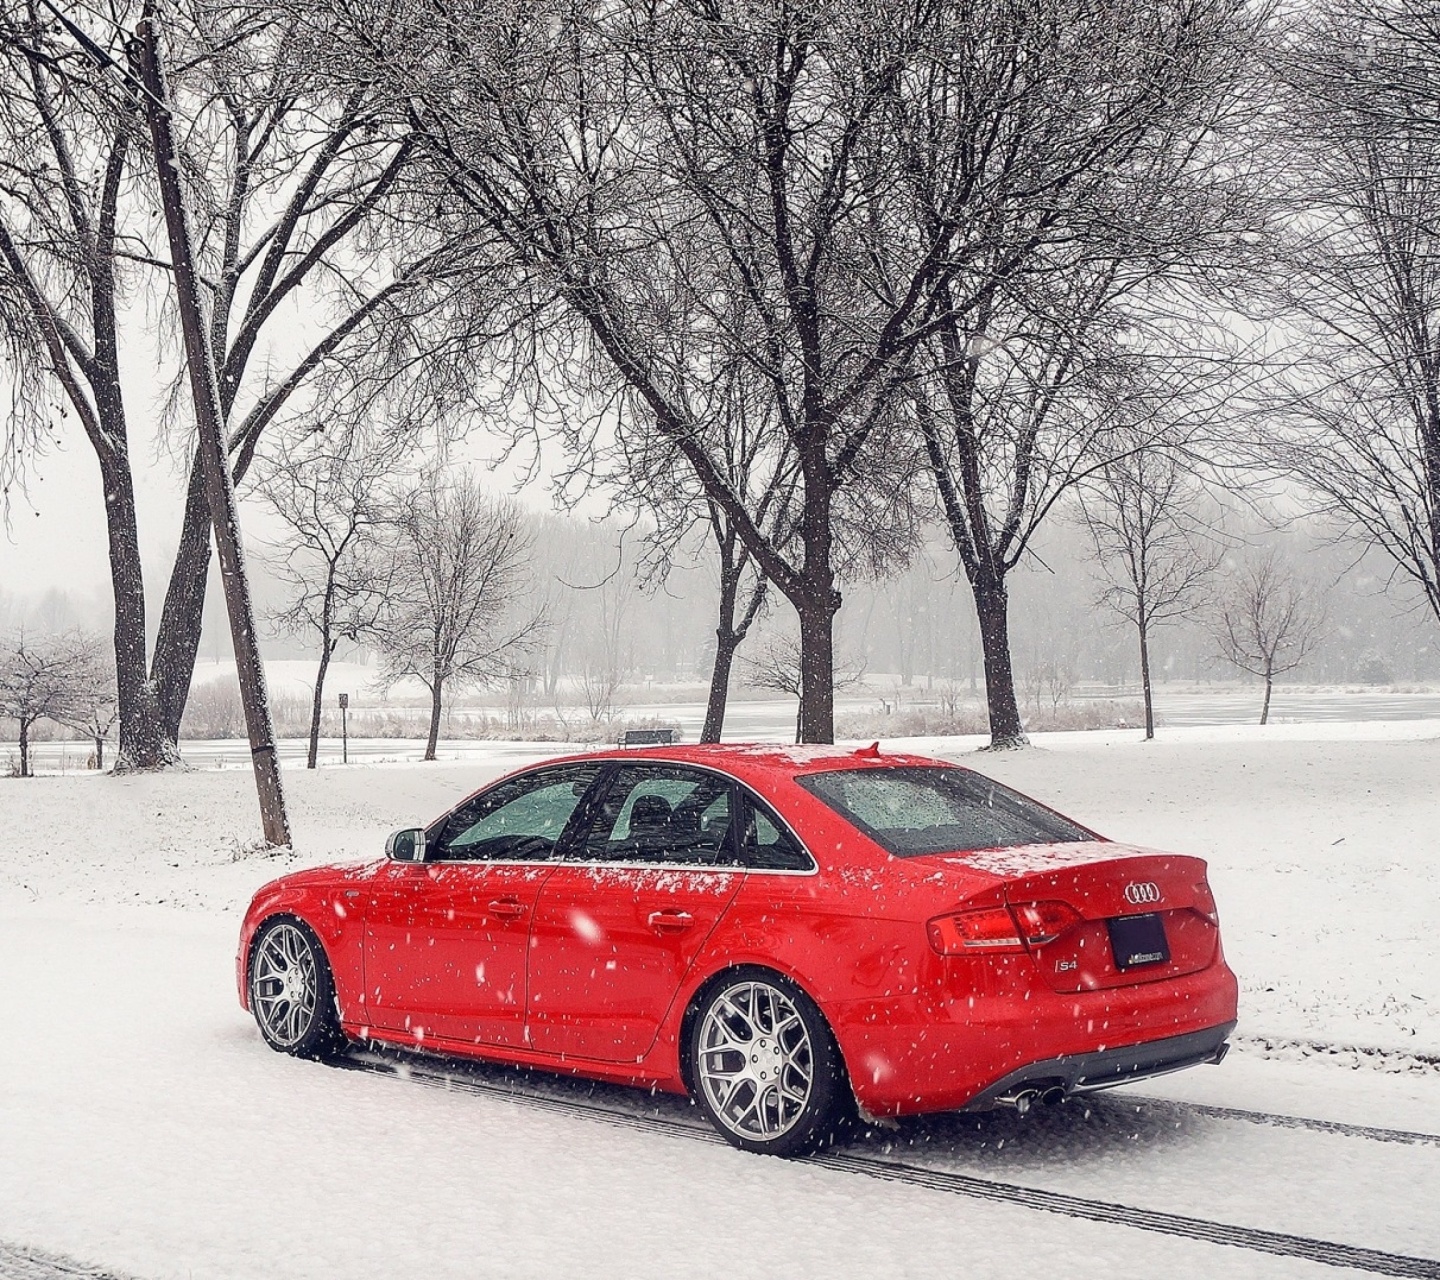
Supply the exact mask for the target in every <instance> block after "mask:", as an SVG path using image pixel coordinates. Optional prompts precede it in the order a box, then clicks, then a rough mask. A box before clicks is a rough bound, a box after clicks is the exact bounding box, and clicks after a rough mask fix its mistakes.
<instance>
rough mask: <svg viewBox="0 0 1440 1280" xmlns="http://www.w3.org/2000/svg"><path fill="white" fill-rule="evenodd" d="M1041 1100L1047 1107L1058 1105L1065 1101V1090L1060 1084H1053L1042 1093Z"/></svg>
mask: <svg viewBox="0 0 1440 1280" xmlns="http://www.w3.org/2000/svg"><path fill="white" fill-rule="evenodd" d="M1040 1101H1041V1102H1043V1103H1044V1104H1045V1105H1046V1106H1047V1107H1053V1106H1057V1105H1058V1104H1060V1103H1062V1102H1064V1101H1065V1090H1064V1089H1063V1088H1062V1087H1061V1086H1060V1085H1058V1084H1054V1085H1051V1086H1050V1087H1049V1088H1048V1089H1044V1090H1042V1091H1041V1093H1040Z"/></svg>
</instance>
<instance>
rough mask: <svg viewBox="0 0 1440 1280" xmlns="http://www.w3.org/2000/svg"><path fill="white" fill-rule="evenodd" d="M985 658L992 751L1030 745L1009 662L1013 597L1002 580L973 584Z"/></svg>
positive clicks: (986, 693) (1012, 668)
mask: <svg viewBox="0 0 1440 1280" xmlns="http://www.w3.org/2000/svg"><path fill="white" fill-rule="evenodd" d="M971 589H972V590H973V592H974V595H975V612H976V615H977V617H978V618H979V620H980V645H981V648H982V649H983V651H984V655H985V704H986V707H987V709H988V710H989V713H990V749H991V750H992V751H1003V750H1006V749H1008V748H1011V747H1023V746H1026V745H1027V744H1028V742H1029V739H1028V738H1026V736H1025V726H1024V725H1023V724H1022V723H1021V721H1020V704H1019V703H1018V702H1017V701H1016V700H1015V671H1014V667H1013V666H1012V664H1011V661H1010V595H1009V592H1008V591H1007V590H1006V587H1005V580H1004V579H1003V578H1001V579H999V580H998V581H995V582H982V583H978V584H977V583H971Z"/></svg>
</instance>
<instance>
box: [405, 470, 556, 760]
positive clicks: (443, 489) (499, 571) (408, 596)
mask: <svg viewBox="0 0 1440 1280" xmlns="http://www.w3.org/2000/svg"><path fill="white" fill-rule="evenodd" d="M388 550H389V553H390V555H391V557H392V561H393V569H394V577H393V579H392V584H393V585H392V587H391V590H390V591H389V593H388V602H387V608H386V609H385V610H384V612H383V614H382V616H381V618H380V621H379V623H378V624H377V633H378V638H379V644H380V648H381V652H382V654H383V656H384V668H383V675H384V678H385V679H386V680H387V681H388V682H390V683H391V684H394V683H396V682H398V681H400V680H403V679H405V678H406V677H407V676H414V677H415V678H416V679H418V680H419V681H420V682H421V683H422V684H424V685H425V687H426V689H428V690H429V692H430V736H429V740H428V741H427V743H426V747H425V759H426V760H433V759H435V745H436V742H437V741H438V739H439V736H440V718H441V715H442V713H443V711H444V699H445V691H446V689H447V688H451V687H453V686H454V685H457V684H460V685H487V684H494V683H497V682H500V681H504V680H507V679H509V678H511V677H512V676H513V675H514V674H515V673H516V671H517V670H518V669H520V668H521V667H522V666H523V664H524V662H525V660H526V658H527V657H528V655H529V653H530V651H531V649H532V648H533V647H534V645H535V643H536V642H537V641H538V640H539V638H540V633H541V630H542V618H541V617H540V615H539V614H537V613H530V614H527V613H525V612H523V610H524V605H525V600H526V597H527V595H528V594H529V591H530V584H529V582H528V580H527V578H528V575H527V558H528V552H529V541H528V539H527V537H526V534H525V527H524V521H523V518H522V516H521V514H520V511H519V508H518V507H516V506H515V504H514V503H513V502H501V501H496V500H494V499H492V498H490V497H489V496H488V495H487V494H486V492H485V490H484V489H483V488H482V487H481V486H480V485H479V483H478V482H477V481H476V480H475V478H474V476H473V475H471V474H470V473H468V472H464V473H460V474H458V475H456V476H455V477H454V478H452V479H449V480H447V479H445V478H444V477H442V475H441V474H440V473H439V472H438V471H431V472H430V473H428V474H427V475H426V476H425V477H424V478H423V479H422V480H421V482H420V484H419V485H418V486H417V487H416V488H415V489H414V490H413V491H411V492H410V493H409V494H408V495H407V496H406V497H405V498H404V500H403V504H402V507H401V509H400V510H399V511H398V512H397V513H396V514H395V516H394V518H393V536H392V538H391V541H390V543H389V547H388Z"/></svg>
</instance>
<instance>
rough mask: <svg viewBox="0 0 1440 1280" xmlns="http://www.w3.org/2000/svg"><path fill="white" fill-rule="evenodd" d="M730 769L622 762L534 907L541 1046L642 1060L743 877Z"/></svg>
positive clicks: (533, 977) (533, 965) (533, 1004)
mask: <svg viewBox="0 0 1440 1280" xmlns="http://www.w3.org/2000/svg"><path fill="white" fill-rule="evenodd" d="M734 803H735V794H734V789H733V787H732V785H731V783H730V781H729V780H728V779H726V778H722V777H719V776H718V775H716V774H711V773H706V772H705V771H703V770H700V769H689V768H685V767H682V766H677V765H667V764H659V763H657V764H648V763H647V764H633V765H631V764H626V765H621V766H619V767H618V768H617V769H616V770H615V772H614V774H613V775H612V778H611V780H610V783H609V785H608V786H607V788H606V790H605V795H604V798H603V800H602V801H601V802H600V803H599V805H598V806H591V807H592V808H595V809H596V814H595V817H594V820H593V822H592V823H591V825H590V828H589V831H588V834H587V835H586V836H585V838H584V840H583V842H581V841H580V840H577V841H576V842H575V843H574V844H573V845H571V846H569V847H568V848H567V849H566V850H565V851H564V852H563V854H562V857H561V860H560V861H559V862H558V863H557V864H556V865H555V868H554V870H553V871H552V872H551V874H550V876H549V877H548V878H547V879H546V881H545V885H544V887H543V888H542V889H541V891H540V897H539V902H538V903H537V905H536V908H535V921H534V925H533V926H532V936H531V947H530V976H529V984H528V985H529V994H528V996H527V1004H528V1009H529V1019H528V1024H527V1031H528V1040H529V1044H530V1047H531V1048H532V1049H540V1050H543V1051H546V1052H549V1053H557V1054H565V1055H567V1056H571V1057H577V1058H590V1059H598V1060H600V1061H603V1062H633V1061H638V1060H639V1059H641V1058H643V1057H644V1056H645V1054H646V1053H647V1052H649V1050H650V1047H651V1046H652V1045H653V1044H654V1043H655V1039H656V1036H657V1034H658V1033H659V1030H660V1026H661V1023H662V1022H663V1021H664V1019H665V1015H666V1013H667V1012H668V1011H669V1008H670V1005H671V1003H672V1002H673V1000H674V999H675V995H676V992H677V991H678V990H679V988H680V985H681V983H682V982H683V981H684V979H685V975H686V974H687V973H688V972H689V970H690V966H691V965H692V964H693V963H694V961H695V957H696V956H697V955H698V954H699V952H700V949H701V947H702V946H704V944H705V940H706V939H707V938H708V937H709V936H710V933H711V931H712V930H713V929H714V928H715V925H716V924H717V923H718V922H719V920H720V917H721V915H723V914H724V912H725V909H726V908H727V907H728V906H729V905H730V901H731V899H732V898H734V896H735V894H736V891H737V890H738V889H739V887H740V882H741V880H742V879H743V878H744V877H743V874H742V873H741V871H740V869H739V866H738V861H739V859H738V846H737V845H736V843H735V840H734V834H735V833H734V832H733V830H732V826H733V824H732V823H731V813H732V811H733V806H734Z"/></svg>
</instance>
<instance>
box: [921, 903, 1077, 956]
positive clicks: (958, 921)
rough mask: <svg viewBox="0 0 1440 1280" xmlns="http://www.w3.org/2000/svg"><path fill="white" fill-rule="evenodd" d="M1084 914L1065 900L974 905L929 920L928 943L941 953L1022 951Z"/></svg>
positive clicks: (1048, 938) (1057, 933)
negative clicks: (991, 905) (1006, 905)
mask: <svg viewBox="0 0 1440 1280" xmlns="http://www.w3.org/2000/svg"><path fill="white" fill-rule="evenodd" d="M1083 919H1084V917H1083V916H1082V915H1081V914H1080V913H1079V912H1078V911H1076V910H1075V908H1074V907H1072V906H1071V905H1070V904H1069V903H1068V902H1025V903H1021V904H1020V905H1019V906H1012V907H1008V908H1007V907H1003V906H1001V907H978V908H976V909H975V910H973V911H958V912H956V913H955V914H954V915H948V916H940V917H938V918H937V919H934V920H932V921H930V924H929V933H930V945H931V946H932V947H934V948H935V950H936V951H938V952H939V953H940V954H941V955H942V956H956V955H964V954H965V953H966V952H973V951H1023V950H1025V948H1026V947H1043V946H1044V945H1045V944H1046V943H1047V942H1054V941H1055V939H1056V938H1058V937H1059V936H1060V935H1061V934H1062V933H1064V932H1065V931H1066V930H1067V929H1069V928H1070V927H1071V926H1072V925H1077V924H1079V923H1080V922H1081V921H1082V920H1083Z"/></svg>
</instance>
